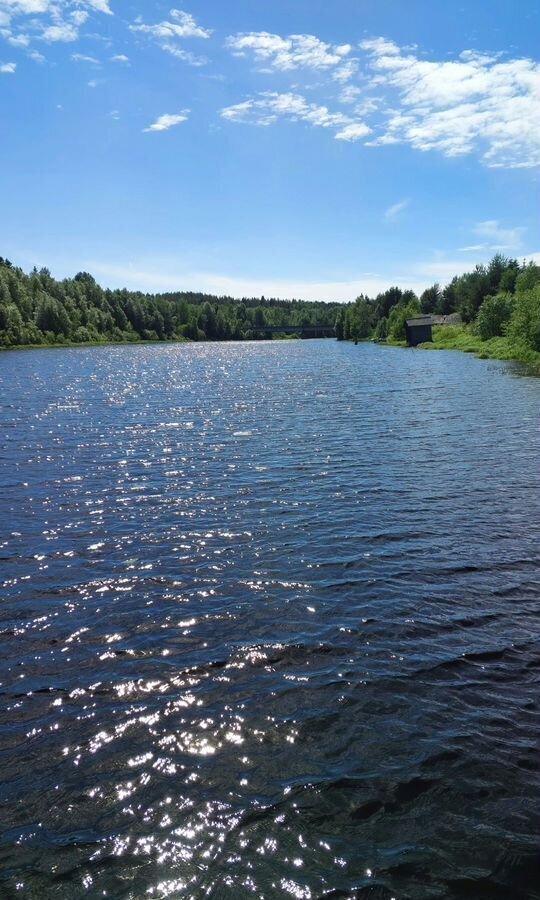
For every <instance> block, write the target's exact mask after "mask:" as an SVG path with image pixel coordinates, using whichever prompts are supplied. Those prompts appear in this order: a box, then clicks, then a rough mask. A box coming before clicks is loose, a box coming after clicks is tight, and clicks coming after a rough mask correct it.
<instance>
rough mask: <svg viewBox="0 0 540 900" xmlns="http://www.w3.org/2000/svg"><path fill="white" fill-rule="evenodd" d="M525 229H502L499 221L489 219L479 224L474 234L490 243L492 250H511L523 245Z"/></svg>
mask: <svg viewBox="0 0 540 900" xmlns="http://www.w3.org/2000/svg"><path fill="white" fill-rule="evenodd" d="M524 230H525V229H524V228H521V227H520V228H501V226H500V225H499V222H498V221H497V219H488V220H487V221H486V222H478V223H477V224H476V225H475V227H474V233H475V234H476V235H477V236H478V237H480V238H485V240H486V241H489V243H490V245H491V246H490V249H492V250H511V249H513V248H517V247H519V246H520V245H521V242H522V238H523V232H524Z"/></svg>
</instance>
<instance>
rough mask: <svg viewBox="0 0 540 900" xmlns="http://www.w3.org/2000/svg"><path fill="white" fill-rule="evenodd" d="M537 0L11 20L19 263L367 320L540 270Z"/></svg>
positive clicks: (209, 7)
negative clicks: (364, 297) (513, 259)
mask: <svg viewBox="0 0 540 900" xmlns="http://www.w3.org/2000/svg"><path fill="white" fill-rule="evenodd" d="M538 26H539V10H538V4H537V0H520V2H519V8H518V9H517V10H516V5H515V4H514V3H511V2H510V0H504V2H503V0H491V2H490V3H487V2H486V0H466V2H465V0H462V2H461V3H460V2H458V3H456V4H451V3H448V4H443V3H438V2H433V0H407V2H403V0H334V2H332V3H329V2H328V0H287V2H286V0H273V2H269V0H268V2H266V0H230V2H224V0H220V2H218V0H193V2H190V3H189V4H187V3H186V4H185V5H182V6H181V7H180V8H171V0H169V2H168V3H161V2H152V3H150V2H144V0H134V2H122V0H0V92H1V98H2V140H1V141H0V164H1V173H2V216H1V220H0V254H1V255H3V256H8V257H9V258H10V259H11V260H12V261H13V262H15V263H16V264H19V265H21V266H23V268H30V267H31V266H33V265H34V264H36V265H38V266H42V265H46V266H48V267H49V268H50V269H51V270H52V272H53V274H55V275H56V276H57V277H64V276H68V275H73V274H74V273H75V272H77V271H79V270H81V269H85V270H88V271H91V272H92V273H93V274H94V275H95V276H96V277H97V278H98V280H99V281H100V282H101V283H103V284H105V285H108V286H111V287H117V286H124V285H125V286H127V287H132V288H140V289H142V290H166V289H192V290H205V291H211V292H216V293H231V294H233V295H236V296H242V295H245V294H250V295H252V294H261V293H263V294H265V295H266V296H270V295H272V296H275V295H280V296H287V297H291V296H297V297H304V298H306V299H328V300H331V299H338V300H350V299H352V298H353V297H355V296H356V295H357V294H358V293H360V292H367V293H369V294H374V293H376V292H377V291H379V290H381V289H384V288H385V287H387V286H389V285H390V284H394V283H399V284H401V285H402V286H405V287H413V288H414V289H416V290H420V289H422V288H423V287H425V286H427V285H429V284H431V283H433V282H434V281H436V280H438V281H440V282H441V283H445V282H446V281H448V280H449V278H450V277H451V275H452V274H456V273H460V272H462V271H464V270H465V269H467V268H471V267H473V266H474V264H475V263H477V262H482V261H486V260H488V259H489V258H490V257H491V256H492V255H493V253H494V252H496V251H497V250H499V249H500V250H502V251H503V252H505V253H506V254H508V255H512V256H518V257H519V258H521V257H525V256H531V255H535V254H536V253H537V252H538V251H539V250H540V247H539V243H538V235H537V208H536V204H537V196H536V185H535V177H536V170H537V166H538V163H539V161H540V103H539V101H538V87H539V78H540V65H539V62H538V49H537V36H538V33H539V27H538Z"/></svg>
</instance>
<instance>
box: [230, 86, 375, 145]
mask: <svg viewBox="0 0 540 900" xmlns="http://www.w3.org/2000/svg"><path fill="white" fill-rule="evenodd" d="M221 115H222V117H223V118H224V119H227V120H228V121H229V122H244V123H246V122H247V123H251V124H253V125H272V124H273V123H275V122H277V121H278V120H279V119H286V120H289V121H292V122H298V121H301V122H307V123H308V124H309V125H314V126H317V127H319V128H334V129H339V130H338V131H337V132H336V134H335V137H336V138H337V139H338V140H345V141H353V140H358V139H359V138H360V137H363V136H364V135H366V134H367V133H368V132H369V130H370V129H369V128H368V127H367V125H364V124H363V123H361V122H355V121H354V120H353V119H351V118H350V117H349V116H346V115H345V114H344V113H341V112H331V111H330V110H329V109H328V107H327V106H324V105H321V104H318V103H309V102H308V101H307V100H306V99H305V97H302V96H301V95H300V94H294V93H286V94H279V93H277V92H275V91H264V92H262V93H260V94H258V95H257V97H256V98H251V99H249V100H244V101H243V102H242V103H236V104H234V105H233V106H227V107H225V109H222V110H221Z"/></svg>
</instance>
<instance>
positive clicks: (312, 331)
mask: <svg viewBox="0 0 540 900" xmlns="http://www.w3.org/2000/svg"><path fill="white" fill-rule="evenodd" d="M251 333H252V334H254V335H255V334H260V335H263V336H264V337H265V338H271V337H272V335H274V334H298V335H299V336H300V337H301V338H304V339H306V338H326V337H328V338H333V337H335V336H336V329H335V328H334V326H333V325H265V326H264V328H252V329H251Z"/></svg>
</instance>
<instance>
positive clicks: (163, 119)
mask: <svg viewBox="0 0 540 900" xmlns="http://www.w3.org/2000/svg"><path fill="white" fill-rule="evenodd" d="M188 113H189V109H184V110H182V112H181V113H177V114H171V113H165V114H164V115H163V116H159V117H158V118H157V119H156V121H155V122H153V123H152V125H149V126H148V128H144V129H143V130H144V131H168V130H169V128H172V127H173V126H174V125H180V124H181V123H182V122H185V121H186V120H187V118H188Z"/></svg>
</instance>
